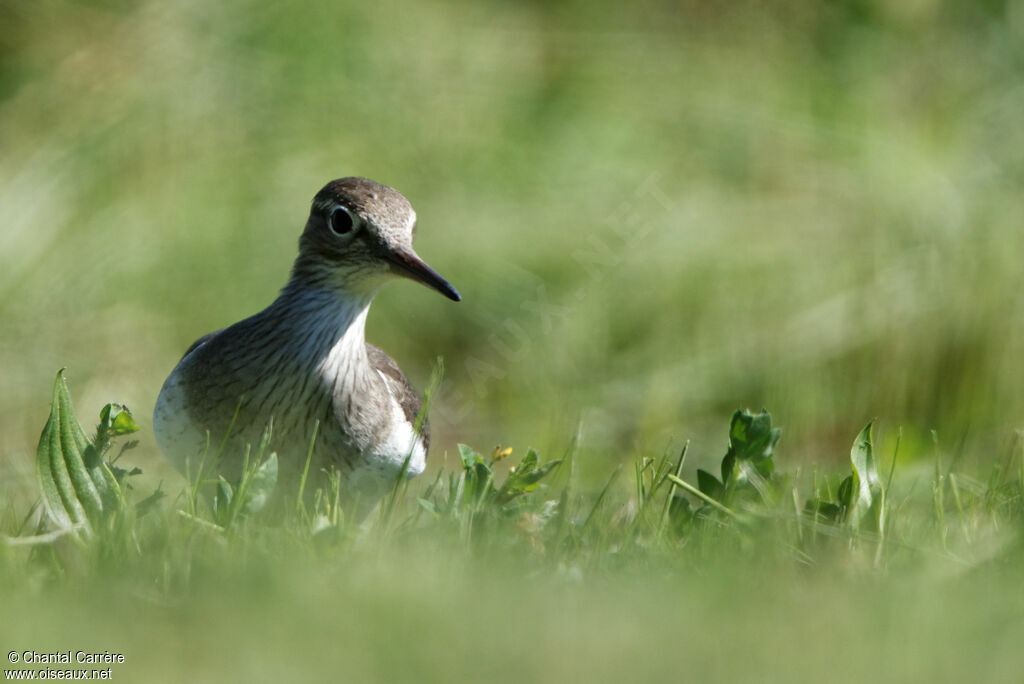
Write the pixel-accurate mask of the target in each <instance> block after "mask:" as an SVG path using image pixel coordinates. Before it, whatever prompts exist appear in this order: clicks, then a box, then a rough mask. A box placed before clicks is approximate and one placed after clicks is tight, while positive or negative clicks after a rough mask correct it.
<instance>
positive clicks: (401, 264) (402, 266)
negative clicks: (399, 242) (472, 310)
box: [384, 247, 462, 302]
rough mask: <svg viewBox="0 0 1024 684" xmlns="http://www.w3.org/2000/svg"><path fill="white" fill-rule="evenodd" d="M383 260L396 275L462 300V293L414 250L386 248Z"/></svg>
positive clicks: (458, 300) (452, 298)
mask: <svg viewBox="0 0 1024 684" xmlns="http://www.w3.org/2000/svg"><path fill="white" fill-rule="evenodd" d="M384 260H385V261H387V262H388V265H389V266H390V267H391V269H392V270H393V271H394V272H395V273H397V274H398V275H402V276H405V277H406V278H411V279H412V280H415V281H417V282H420V283H423V284H424V285H426V286H427V287H429V288H432V289H434V290H437V291H438V292H440V293H441V294H443V295H444V296H445V297H447V298H448V299H451V300H452V301H455V302H460V301H462V295H460V294H459V291H458V290H456V289H455V288H454V287H452V286H451V283H449V282H448V281H447V280H445V279H444V278H442V277H441V276H440V274H439V273H438V272H437V271H435V270H434V269H432V268H430V266H427V262H425V261H423V259H420V258H419V256H417V255H416V252H414V251H412V250H411V249H406V248H402V247H399V248H398V249H395V250H388V251H387V252H386V253H385V254H384Z"/></svg>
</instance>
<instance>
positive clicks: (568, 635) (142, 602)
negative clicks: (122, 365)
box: [0, 376, 1024, 681]
mask: <svg viewBox="0 0 1024 684" xmlns="http://www.w3.org/2000/svg"><path fill="white" fill-rule="evenodd" d="M75 420H76V419H75V416H74V412H73V410H72V409H71V404H70V398H69V397H68V395H67V392H66V389H65V385H64V381H63V377H62V376H58V381H57V386H56V388H55V394H54V403H53V413H52V420H51V422H50V423H49V424H48V425H47V427H46V429H45V430H44V433H43V438H42V439H41V441H40V449H39V455H38V459H39V463H40V470H39V475H38V480H39V483H40V486H41V487H42V491H43V497H42V501H43V503H44V504H45V506H43V507H36V508H35V509H33V510H31V511H29V512H28V514H27V515H25V512H24V511H16V510H14V509H13V508H10V509H8V510H7V511H5V513H4V515H3V517H2V518H0V533H2V535H3V536H0V570H2V572H3V574H4V576H5V578H6V581H5V583H4V585H3V588H2V589H0V596H2V598H3V600H4V604H5V606H7V607H8V608H7V610H10V611H12V612H11V613H10V614H14V615H25V616H26V618H25V620H26V621H27V622H28V623H29V624H30V625H31V628H30V629H28V630H25V629H24V624H22V623H21V622H20V621H18V620H14V621H5V623H4V625H5V628H4V629H2V630H0V639H2V640H3V643H4V644H8V645H11V647H12V648H15V649H16V650H17V649H22V650H24V649H28V648H35V649H36V650H48V651H53V650H67V649H69V648H70V649H72V650H75V649H78V648H85V649H86V650H92V651H97V652H102V651H103V650H110V651H112V652H115V653H124V654H126V656H127V660H126V663H125V664H115V665H113V666H111V669H112V672H113V674H114V676H115V677H128V678H129V679H131V680H133V681H135V680H143V681H151V680H162V679H163V678H164V677H165V676H168V677H172V678H178V677H181V676H189V677H191V676H198V677H200V678H210V679H215V678H227V679H232V680H247V679H252V678H256V679H277V678H279V677H286V676H287V677H292V678H295V677H298V678H299V679H313V678H322V677H325V676H330V675H332V673H333V675H335V676H338V675H340V676H342V678H343V679H346V680H355V681H395V680H396V679H397V680H410V681H447V680H452V679H457V680H463V679H473V680H478V679H486V680H496V681H505V680H508V681H521V680H522V679H524V678H525V679H530V680H542V681H564V680H565V679H566V678H584V679H586V680H588V681H589V680H594V681H622V680H623V679H625V678H630V677H633V678H635V677H640V678H643V679H676V678H678V677H680V676H681V675H683V674H685V676H686V677H701V678H713V679H730V680H732V679H737V678H738V679H741V680H748V679H751V680H752V679H756V680H758V681H765V680H768V681H802V680H810V679H818V678H821V677H823V676H827V677H828V678H829V679H833V680H838V681H858V680H862V679H864V678H869V677H870V678H872V679H881V680H883V681H905V680H907V679H917V678H922V677H929V678H939V679H942V678H946V677H956V678H960V677H972V678H977V679H981V680H984V681H1011V680H1012V679H1013V677H1015V676H1016V673H1017V672H1018V671H1019V666H1020V660H1019V657H1018V655H1017V654H1016V649H1015V648H1014V646H1013V645H1014V643H1015V642H1016V640H1017V639H1019V638H1020V636H1021V628H1020V624H1021V622H1020V619H1019V617H1020V614H1021V610H1022V609H1024V595H1022V594H1021V592H1020V589H1019V581H1018V576H1019V567H1020V562H1021V560H1022V553H1024V547H1022V546H1021V538H1020V535H1019V532H1020V527H1021V524H1022V521H1024V498H1022V493H1024V466H1022V461H1021V458H1020V454H1019V453H1008V454H1007V460H1006V462H1005V463H1001V464H997V465H996V466H994V467H993V468H992V470H991V472H989V473H985V474H984V475H985V477H986V479H984V480H980V479H976V478H972V477H971V476H970V475H969V474H966V473H964V472H962V471H954V470H950V469H948V468H947V466H946V465H944V464H942V463H940V462H938V461H937V462H936V463H935V466H934V471H933V473H932V474H931V476H930V477H928V476H925V477H924V478H919V477H914V476H913V474H909V473H899V476H898V477H893V476H892V474H890V476H889V477H887V478H885V479H882V478H881V477H879V472H878V467H879V461H880V460H882V459H881V458H880V457H879V455H878V454H877V453H876V451H875V447H874V444H873V443H872V433H871V425H870V424H869V425H868V426H867V427H865V428H864V430H863V431H862V432H861V433H860V434H859V435H858V436H857V438H856V439H855V440H854V443H853V447H852V449H851V456H850V464H851V469H852V470H851V474H850V475H849V476H848V477H847V478H845V479H844V480H842V481H840V479H839V478H835V479H832V478H821V477H818V476H817V475H815V476H814V477H806V476H800V475H799V474H796V475H794V474H792V473H788V472H786V471H785V470H784V469H783V468H782V467H781V461H780V460H779V459H778V458H777V457H778V456H779V441H780V437H781V431H780V430H779V429H778V428H773V427H772V425H771V418H770V416H769V415H768V414H767V413H761V414H756V415H755V414H751V413H749V412H739V411H737V412H736V414H735V415H734V416H733V419H732V421H731V424H730V426H729V431H728V440H727V441H728V443H729V448H728V450H727V452H726V455H725V457H724V458H723V459H722V467H721V480H719V479H718V478H717V477H716V476H715V475H713V474H710V473H707V472H705V471H698V477H697V483H698V484H697V485H696V486H695V485H694V484H692V483H690V482H687V481H686V480H685V479H683V478H681V477H680V475H682V474H683V473H684V467H683V466H684V460H685V458H686V455H687V449H684V450H683V451H682V452H681V453H680V454H678V455H671V454H666V455H664V456H662V457H658V458H643V459H641V460H639V461H637V462H635V463H634V464H633V466H634V468H633V472H632V473H628V474H627V473H626V472H624V471H623V470H622V469H617V470H615V471H613V472H612V473H611V474H610V479H609V480H608V482H607V484H606V486H604V487H603V488H600V489H599V490H594V489H588V488H587V487H586V486H581V484H580V480H581V478H579V477H578V473H577V469H578V468H579V465H580V463H581V461H582V460H583V459H585V458H586V453H585V452H584V451H581V450H577V449H575V448H572V449H570V450H569V451H568V452H567V453H566V454H565V455H564V456H565V458H564V459H559V460H554V461H552V460H545V459H544V458H542V457H541V456H540V455H539V454H537V452H535V451H530V452H529V453H528V454H527V455H526V456H525V457H524V458H522V459H521V460H520V461H519V462H518V463H517V464H516V465H515V467H512V468H508V469H507V472H505V473H502V472H501V469H500V468H498V467H497V466H498V464H499V463H501V462H502V459H503V458H504V457H505V454H504V453H499V452H498V451H496V452H495V454H494V455H493V456H490V457H487V456H483V455H481V454H478V453H476V452H474V451H473V450H472V449H470V448H469V447H466V446H464V445H460V447H459V451H460V467H459V468H458V469H457V470H456V471H455V472H452V473H449V474H448V475H447V476H445V474H444V473H443V472H439V473H438V474H437V476H436V477H435V478H434V479H433V481H429V480H421V481H419V482H416V483H412V484H409V483H406V482H401V483H397V484H396V486H395V489H394V491H393V492H392V494H390V495H389V496H387V497H385V499H384V500H383V501H382V503H381V505H380V506H379V507H378V508H377V509H375V510H374V511H373V512H372V513H371V514H370V516H369V517H368V518H366V519H361V520H360V519H358V518H355V517H354V516H353V515H352V508H353V506H352V502H350V501H346V500H344V499H343V498H339V496H338V490H337V489H332V488H330V487H329V488H327V489H326V490H323V489H321V490H318V491H317V492H316V493H315V495H314V496H313V497H311V498H310V499H309V500H308V504H307V502H306V501H304V500H303V499H302V498H301V495H296V494H295V493H294V492H292V493H291V495H292V496H298V498H296V499H295V501H296V503H297V505H296V506H295V507H291V506H286V510H285V512H284V513H283V514H282V512H281V511H280V510H271V509H269V508H267V509H265V508H264V507H263V503H264V502H265V501H267V500H268V499H269V498H270V497H269V496H268V495H269V494H270V492H271V490H272V489H273V487H274V476H273V475H276V460H275V458H274V456H273V455H269V456H268V455H265V454H263V453H262V450H260V451H258V452H255V453H259V454H260V455H259V456H258V457H255V458H254V459H253V460H252V461H251V464H250V466H249V468H248V470H247V472H246V473H244V474H243V476H242V478H243V480H242V481H243V483H245V484H244V485H240V484H239V483H234V484H233V485H229V484H228V483H226V482H224V481H223V480H221V484H220V485H219V487H218V489H217V495H216V496H217V498H215V499H214V500H213V501H210V500H207V499H204V498H202V497H200V498H198V499H197V498H196V497H195V493H194V492H195V491H197V490H198V489H199V488H198V486H197V487H194V488H189V489H186V490H184V491H182V492H181V493H180V494H178V495H177V496H176V497H163V498H160V497H157V498H154V497H152V496H149V497H145V498H142V496H141V494H140V493H139V492H137V491H136V489H135V488H134V486H133V482H134V479H133V478H136V477H138V475H133V474H132V471H131V470H130V469H128V468H126V467H122V466H124V461H125V460H127V459H128V458H129V456H126V455H125V454H124V451H123V450H122V451H117V452H115V450H114V449H112V448H111V445H110V443H109V442H110V440H111V437H108V436H107V435H112V436H117V435H121V436H123V435H125V434H130V433H131V432H132V431H133V428H134V427H135V426H134V425H133V423H132V421H131V420H130V417H127V414H125V413H124V412H121V413H118V412H117V411H116V410H111V407H109V406H108V407H107V408H106V409H104V412H103V414H102V415H101V423H100V427H99V429H98V431H97V438H96V439H95V440H94V441H93V440H88V439H86V441H84V442H83V441H81V440H76V439H74V438H73V436H74V434H75V427H74V426H75V424H76V423H75ZM1018 451H1019V450H1018ZM114 453H117V454H118V456H117V459H116V463H117V465H115V464H113V463H111V462H110V459H109V455H110V454H114ZM128 453H129V454H130V453H131V452H130V451H129V452H128ZM268 465H272V466H273V470H271V471H268V469H267V466H268ZM58 470H62V471H63V472H66V473H68V475H69V479H67V482H70V483H74V484H73V486H67V485H64V486H62V485H60V483H59V482H58V481H59V480H60V478H58V477H56V476H55V475H54V473H55V472H57V471H58ZM268 472H269V473H272V474H271V475H269V476H268ZM620 480H632V481H631V482H629V487H628V488H625V489H624V488H622V487H617V486H616V485H617V484H618V483H619V481H620ZM921 480H923V481H924V482H923V483H922V482H921ZM211 481H212V480H211ZM88 482H91V483H92V485H93V486H95V488H96V489H97V490H98V495H96V496H95V497H94V499H95V505H93V506H91V507H90V506H86V505H79V504H84V503H85V502H86V501H85V500H86V498H87V497H88V496H89V495H90V494H89V493H90V492H91V491H92V486H89V485H88ZM81 483H85V484H81ZM197 484H198V483H197ZM915 490H916V492H915ZM226 493H230V497H229V498H227V499H222V498H221V497H224V496H225V494H226ZM44 509H45V512H44ZM76 511H77V514H76ZM61 520H63V522H60V521H61ZM175 643H178V644H181V643H184V644H185V647H184V649H183V650H182V649H181V647H180V646H177V647H176V646H174V644H175ZM254 644H260V646H254ZM43 645H45V646H43Z"/></svg>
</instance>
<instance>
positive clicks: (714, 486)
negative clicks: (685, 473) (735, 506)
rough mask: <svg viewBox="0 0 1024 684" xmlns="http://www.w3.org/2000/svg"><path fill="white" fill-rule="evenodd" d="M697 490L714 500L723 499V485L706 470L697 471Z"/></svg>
mask: <svg viewBox="0 0 1024 684" xmlns="http://www.w3.org/2000/svg"><path fill="white" fill-rule="evenodd" d="M697 489H699V490H700V491H702V492H704V493H705V494H707V495H708V496H710V497H711V498H712V499H720V498H722V483H721V482H719V481H718V479H717V478H716V477H715V476H714V475H712V474H711V473H709V472H708V471H706V470H701V469H700V468H698V469H697Z"/></svg>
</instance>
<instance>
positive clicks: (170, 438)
mask: <svg viewBox="0 0 1024 684" xmlns="http://www.w3.org/2000/svg"><path fill="white" fill-rule="evenodd" d="M416 222H417V218H416V212H415V210H414V209H413V208H412V205H411V204H410V203H409V200H407V199H406V198H405V197H404V196H403V195H402V194H401V193H400V192H398V191H397V190H395V189H394V188H391V187H389V186H386V185H381V184H379V183H376V182H374V181H371V180H369V179H366V178H358V177H347V178H339V179H336V180H332V181H330V182H329V183H327V184H326V185H325V186H324V187H323V188H322V189H321V190H320V191H319V192H317V193H316V195H315V197H314V198H313V202H312V207H311V209H310V213H309V218H308V220H307V221H306V225H305V228H304V229H303V230H302V233H301V236H300V238H299V250H298V256H297V257H296V258H295V261H294V264H293V265H292V269H291V275H290V277H289V279H288V281H287V283H286V284H285V285H284V287H283V288H282V289H281V291H280V294H279V295H278V296H277V298H276V299H275V300H274V301H273V302H272V303H271V304H270V305H269V306H268V307H266V308H265V309H263V310H262V311H260V312H259V313H257V314H255V315H253V316H250V317H249V318H246V319H244V320H242V321H239V322H238V323H235V324H234V325H231V326H229V327H227V328H223V329H221V330H217V331H215V332H211V333H209V334H207V335H204V336H202V337H200V338H199V339H198V340H196V341H195V342H194V343H193V344H192V345H191V346H190V347H189V348H188V350H187V351H186V352H185V355H184V356H183V357H182V358H181V360H180V361H179V362H178V364H177V365H176V366H175V367H174V369H173V370H172V371H171V373H170V375H169V376H168V377H167V380H166V381H165V382H164V384H163V387H162V389H161V390H160V394H159V396H158V398H157V402H156V405H155V407H154V410H153V429H154V434H155V437H156V440H157V444H158V446H159V447H160V449H161V451H162V452H163V453H164V454H165V456H166V457H167V458H168V459H169V460H170V461H171V462H172V463H173V464H174V465H175V466H176V467H177V469H178V470H179V471H180V472H182V473H183V474H185V475H186V476H188V477H194V476H195V475H196V473H197V471H198V469H199V468H200V464H201V463H203V462H204V460H203V459H209V458H210V457H212V456H213V455H214V452H215V451H216V452H219V459H220V460H219V463H218V464H217V472H218V473H221V474H223V475H224V476H225V477H226V478H238V477H240V475H241V471H242V468H243V464H244V462H245V460H246V455H245V454H246V450H247V449H249V450H250V453H253V452H255V450H256V449H257V447H258V446H259V445H260V443H261V439H262V438H263V435H264V431H265V430H266V428H267V426H268V425H271V426H272V427H271V429H270V433H269V434H270V443H269V445H268V449H269V450H270V451H273V452H274V453H276V454H277V461H278V472H279V477H278V484H277V486H278V489H279V490H280V489H282V488H286V489H287V488H289V487H293V488H294V487H295V486H296V484H295V483H297V482H299V481H300V480H301V479H303V476H302V473H303V472H306V473H309V474H313V475H314V476H319V477H323V475H322V473H329V472H331V471H334V472H336V473H337V474H338V476H339V482H340V483H341V485H342V488H343V489H345V491H346V492H351V493H353V494H357V495H359V496H362V497H364V498H365V500H366V501H374V500H376V499H379V498H380V496H382V495H383V494H384V493H385V492H386V491H388V490H389V488H391V487H393V486H394V484H395V483H396V482H397V481H398V479H399V478H401V477H402V476H403V475H404V476H414V475H418V474H420V473H422V472H423V471H424V469H425V464H426V454H427V450H428V448H429V446H430V431H429V425H428V423H427V421H426V420H425V419H424V420H422V421H421V423H422V424H421V426H420V429H419V431H417V430H416V429H415V423H416V420H417V416H418V414H419V413H420V410H421V407H422V399H421V397H420V396H419V394H418V393H417V392H416V390H415V389H414V388H413V386H412V385H411V384H410V383H409V381H408V380H407V379H406V377H405V374H404V373H402V371H401V369H400V368H399V367H398V364H397V363H395V361H394V359H392V358H391V357H390V356H388V355H387V354H386V353H384V352H383V351H382V350H381V349H379V348H377V347H375V346H373V345H372V344H369V343H367V342H366V339H365V326H366V317H367V314H368V312H369V309H370V305H371V303H372V302H373V299H374V297H375V296H376V294H377V293H378V292H379V291H380V289H381V287H382V286H383V285H385V284H386V283H387V282H388V281H390V280H393V279H395V278H408V279H411V280H414V281H417V282H419V283H422V284H423V285H426V286H427V287H429V288H432V289H434V290H436V291H437V292H439V293H441V294H442V295H444V296H445V297H447V298H448V299H451V300H453V301H456V302H458V301H460V300H461V299H462V297H461V295H460V294H459V292H458V290H456V289H455V288H454V287H453V286H452V285H451V284H450V283H449V282H448V281H447V280H445V279H444V278H443V277H441V276H440V275H439V274H438V273H437V272H436V271H435V270H434V269H432V268H431V267H430V266H428V265H427V263H426V262H425V261H423V259H421V258H420V257H419V256H418V255H417V254H416V252H415V251H414V250H413V248H412V239H413V234H414V233H415V230H416ZM424 418H425V417H424ZM314 432H315V435H314ZM311 445H312V449H311V448H310V446H311ZM267 453H270V452H269V451H268V452H267ZM307 458H308V459H309V465H308V466H307ZM318 474H319V475H318Z"/></svg>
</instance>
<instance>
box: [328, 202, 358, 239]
mask: <svg viewBox="0 0 1024 684" xmlns="http://www.w3.org/2000/svg"><path fill="white" fill-rule="evenodd" d="M327 227H328V228H330V229H331V232H332V233H334V234H335V235H350V234H351V233H353V232H354V231H355V230H356V228H358V227H359V217H358V216H355V215H354V214H353V213H352V212H351V211H349V210H348V208H347V207H343V206H341V205H339V206H337V207H335V208H334V209H333V211H331V215H330V216H329V217H327Z"/></svg>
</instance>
